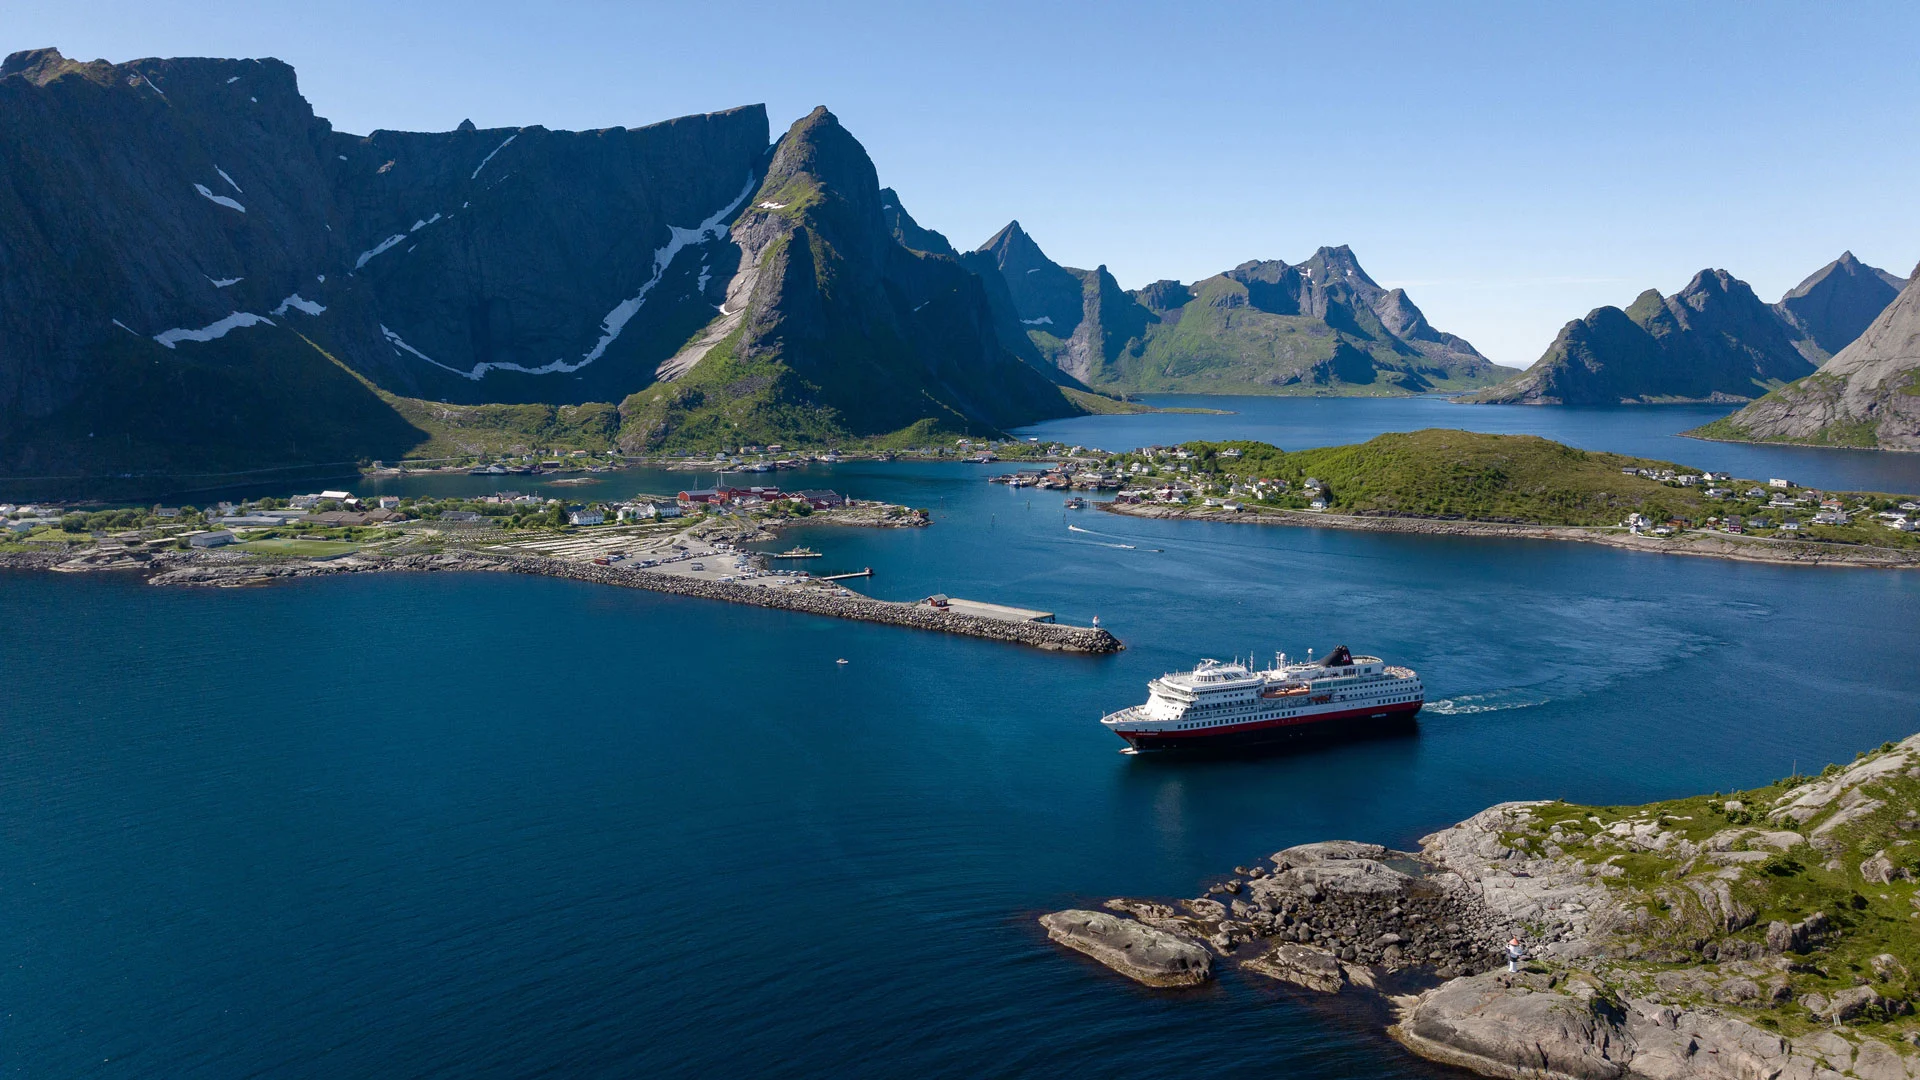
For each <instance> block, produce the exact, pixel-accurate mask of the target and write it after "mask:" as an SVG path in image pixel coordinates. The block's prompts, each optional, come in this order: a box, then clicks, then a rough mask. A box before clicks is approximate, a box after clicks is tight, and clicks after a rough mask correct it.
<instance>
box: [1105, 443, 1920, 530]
mask: <svg viewBox="0 0 1920 1080" xmlns="http://www.w3.org/2000/svg"><path fill="white" fill-rule="evenodd" d="M1182 451H1183V452H1184V453H1186V454H1187V455H1189V456H1188V457H1186V458H1179V457H1178V456H1177V455H1175V456H1169V455H1167V454H1166V453H1164V452H1162V453H1161V454H1159V455H1157V456H1156V455H1154V454H1153V453H1151V452H1146V453H1135V454H1130V455H1125V456H1123V457H1122V458H1121V459H1120V462H1121V466H1122V467H1123V468H1130V467H1131V466H1132V464H1133V463H1134V462H1142V463H1146V464H1147V465H1148V468H1149V472H1148V473H1147V474H1145V476H1147V477H1155V476H1157V477H1160V478H1162V479H1176V480H1181V481H1185V482H1187V483H1189V484H1190V485H1192V486H1193V487H1195V488H1196V489H1197V490H1198V491H1199V492H1200V493H1201V494H1205V495H1222V496H1232V497H1234V498H1236V499H1239V500H1241V501H1244V502H1247V503H1250V504H1256V505H1267V506H1273V507H1276V508H1280V509H1305V508H1307V507H1308V505H1309V502H1310V500H1311V499H1312V498H1313V497H1314V494H1315V492H1313V491H1310V490H1308V488H1307V487H1306V481H1307V480H1308V479H1309V478H1311V479H1315V480H1318V481H1320V482H1321V484H1322V485H1323V488H1322V489H1321V491H1320V494H1322V495H1323V496H1324V497H1325V498H1326V499H1327V502H1328V505H1327V507H1326V509H1327V510H1328V511H1329V512H1332V513H1339V514H1355V515H1386V516H1400V517H1424V518H1440V519H1446V520H1464V521H1484V522H1494V523H1504V524H1529V525H1588V526H1593V525H1619V524H1620V523H1621V522H1622V520H1623V519H1625V518H1626V516H1627V515H1628V514H1633V513H1638V514H1644V515H1646V516H1647V517H1648V518H1650V519H1652V521H1653V522H1654V523H1655V524H1659V523H1663V522H1669V521H1677V522H1679V523H1680V525H1681V526H1682V527H1690V528H1701V527H1713V526H1714V523H1715V522H1717V521H1720V520H1721V519H1724V518H1726V517H1727V516H1729V515H1738V516H1740V517H1741V518H1742V519H1743V522H1744V526H1743V527H1744V534H1745V535H1747V536H1759V537H1766V538H1776V539H1796V540H1818V541H1825V542H1829V543H1839V544H1866V545H1872V546H1876V547H1890V548H1912V547H1915V546H1920V533H1908V532H1899V531H1896V530H1893V529H1890V528H1887V527H1886V526H1885V525H1884V524H1883V522H1882V521H1881V520H1880V519H1878V518H1876V517H1875V515H1876V514H1878V513H1880V512H1882V511H1888V512H1893V511H1894V508H1895V507H1897V506H1898V505H1900V504H1901V503H1903V502H1906V501H1910V500H1911V499H1912V498H1913V496H1906V495H1893V494H1887V493H1882V492H1812V491H1808V490H1805V489H1798V488H1790V489H1775V488H1771V487H1768V486H1765V482H1764V481H1756V480H1753V479H1733V480H1725V479H1722V480H1718V481H1715V482H1714V485H1712V486H1714V487H1717V489H1718V491H1719V492H1720V493H1721V494H1720V497H1711V496H1709V495H1708V494H1707V491H1708V488H1709V486H1710V485H1708V484H1706V483H1704V482H1701V483H1698V484H1696V485H1694V486H1683V485H1681V484H1679V483H1678V482H1677V477H1678V476H1681V475H1688V474H1696V475H1697V470H1693V469H1689V468H1686V467H1685V466H1680V465H1675V464H1673V463H1672V462H1666V461H1655V460H1652V459H1649V458H1636V457H1628V456H1626V455H1622V454H1608V453H1599V452H1594V451H1587V450H1576V449H1574V448H1573V447H1570V446H1563V445H1561V444H1560V443H1556V442H1552V441H1550V440H1547V439H1542V438H1539V437H1537V436H1533V435H1485V434H1481V433H1478V432H1469V431H1455V430H1451V429H1446V428H1429V429H1427V430H1424V431H1412V432H1396V433H1392V434H1387V435H1382V436H1380V437H1378V438H1376V439H1373V440H1371V441H1368V442H1364V443H1359V444H1356V445H1352V446H1329V447H1322V448H1320V449H1315V450H1299V451H1295V452H1292V453H1288V452H1287V451H1284V450H1281V449H1279V448H1277V447H1274V446H1270V445H1268V444H1266V443H1260V442H1221V443H1188V444H1187V445H1186V446H1185V447H1183V448H1182ZM1183 467H1184V470H1185V471H1182V470H1183ZM1625 469H1633V470H1639V469H1646V470H1649V471H1650V472H1653V473H1655V474H1656V475H1657V474H1660V473H1661V472H1663V471H1665V472H1667V473H1668V474H1669V475H1672V476H1675V477H1676V479H1675V480H1660V479H1655V478H1652V477H1648V476H1641V475H1637V474H1629V473H1626V472H1623V471H1622V470H1625ZM1261 480H1265V481H1284V484H1274V483H1268V484H1257V483H1256V481H1261ZM1136 482H1137V483H1138V482H1147V481H1144V480H1143V479H1141V478H1140V477H1139V474H1136ZM1756 490H1757V491H1759V492H1761V494H1759V495H1752V494H1749V493H1750V492H1753V491H1756ZM1775 495H1780V496H1785V497H1788V498H1792V499H1797V500H1798V501H1797V502H1795V503H1794V504H1793V505H1791V506H1784V507H1783V506H1774V505H1769V501H1770V500H1771V499H1772V498H1773V497H1774V496H1775ZM1820 497H1827V498H1839V499H1840V501H1841V503H1842V505H1843V508H1844V509H1845V510H1846V512H1847V513H1848V514H1849V515H1850V517H1851V520H1850V521H1849V523H1847V524H1844V525H1838V524H1836V525H1824V524H1814V523H1813V520H1812V519H1813V517H1814V515H1815V514H1816V512H1818V511H1819V510H1820V509H1821V508H1820V506H1819V502H1820ZM1789 521H1792V522H1795V523H1797V524H1798V525H1799V528H1798V529H1797V530H1791V529H1786V528H1783V526H1784V525H1785V524H1786V523H1787V522H1789Z"/></svg>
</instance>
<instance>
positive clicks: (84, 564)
mask: <svg viewBox="0 0 1920 1080" xmlns="http://www.w3.org/2000/svg"><path fill="white" fill-rule="evenodd" d="M0 568H5V569H17V570H51V571H58V572H97V571H115V570H119V571H133V572H139V573H143V574H146V575H147V580H148V582H149V583H151V584H154V585H176V586H199V587H211V588H237V587H245V586H254V585H265V584H269V583H271V582H273V581H277V580H282V579H290V578H307V577H331V576H334V575H338V574H356V573H382V572H399V571H413V572H493V573H516V574H538V575H541V576H543V577H559V578H568V579H571V580H574V581H587V582H592V583H594V584H598V585H614V586H620V587H623V588H631V589H646V590H649V591H651V592H661V593H671V594H673V595H676V596H691V597H697V598H701V599H707V600H724V601H727V602H729V603H736V604H751V605H753V606H756V607H766V608H779V609H781V610H784V611H797V612H802V613H805V614H810V615H825V616H829V617H832V618H840V619H853V620H857V621H860V622H874V623H884V624H886V625H889V626H902V627H908V628H911V629H915V630H931V631H936V632H939V633H946V634H959V635H962V636H965V637H976V638H985V639H988V640H992V641H1003V642H1008V643H1010V644H1016V645H1026V646H1030V647H1033V648H1038V649H1043V650H1046V651H1050V652H1071V653H1084V654H1091V655H1101V654H1106V653H1113V652H1118V651H1120V650H1121V649H1122V648H1123V647H1124V646H1122V644H1121V643H1120V640H1119V639H1118V638H1116V637H1114V636H1113V635H1112V634H1110V633H1108V632H1107V631H1105V630H1103V629H1100V628H1099V627H1079V626H1064V625H1060V624H1058V623H1036V622H1011V621H1005V620H1000V619H990V618H984V617H982V616H977V615H964V614H961V613H958V612H953V611H936V610H934V609H932V608H930V607H925V606H923V605H918V604H903V603H895V602H893V601H887V600H875V599H872V598H870V597H864V596H860V595H858V594H856V593H852V592H848V591H847V590H844V589H838V588H814V587H779V588H764V587H759V586H754V585H745V584H740V583H736V582H720V581H708V580H701V579H695V578H690V577H685V576H681V575H676V574H662V573H655V572H650V571H647V570H639V569H631V570H630V569H623V568H617V567H610V566H598V565H595V564H592V563H583V562H575V561H572V560H568V559H556V558H547V557H542V556H536V555H521V554H504V553H501V554H495V553H491V552H482V551H475V550H471V549H465V548H448V549H446V550H443V551H437V552H420V553H414V554H374V553H367V552H361V553H356V554H354V555H349V556H344V557H340V558H334V559H327V560H324V561H322V560H307V559H282V558H263V557H259V556H254V555H248V554H243V553H240V552H228V551H220V550H218V549H215V550H212V551H162V552H155V553H152V554H151V555H148V556H146V557H144V558H136V557H133V556H124V555H118V556H113V557H109V558H100V559H97V560H92V561H80V560H76V559H74V558H73V557H71V556H68V555H65V554H61V553H50V552H25V553H6V554H0Z"/></svg>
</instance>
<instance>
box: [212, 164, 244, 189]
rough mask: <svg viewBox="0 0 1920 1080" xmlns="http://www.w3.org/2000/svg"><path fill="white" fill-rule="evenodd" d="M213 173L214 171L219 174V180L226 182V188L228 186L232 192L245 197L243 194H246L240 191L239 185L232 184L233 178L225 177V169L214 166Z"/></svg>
mask: <svg viewBox="0 0 1920 1080" xmlns="http://www.w3.org/2000/svg"><path fill="white" fill-rule="evenodd" d="M213 171H214V172H217V173H219V174H220V179H222V180H225V181H226V182H227V186H228V187H230V188H232V189H233V190H234V191H236V192H239V193H240V194H242V195H245V194H246V192H244V191H240V185H239V184H236V183H234V182H233V177H231V176H228V175H227V170H225V169H223V168H221V167H220V166H218V165H215V166H214V167H213Z"/></svg>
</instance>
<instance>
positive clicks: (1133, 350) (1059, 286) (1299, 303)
mask: <svg viewBox="0 0 1920 1080" xmlns="http://www.w3.org/2000/svg"><path fill="white" fill-rule="evenodd" d="M980 253H981V254H983V255H986V256H989V257H990V258H991V259H992V260H993V262H994V264H995V265H996V266H997V267H998V268H999V270H1000V273H1001V276H1002V278H1003V279H1004V280H1005V282H1006V284H1007V287H1008V290H1009V292H1010V294H1011V295H1012V297H1013V300H1014V304H1015V306H1016V308H1017V309H1018V314H1019V316H1020V320H1019V321H1020V323H1021V327H1022V329H1023V330H1024V331H1025V334H1024V336H1026V337H1028V338H1029V339H1031V340H1032V341H1033V342H1034V344H1035V345H1036V346H1037V347H1038V348H1039V350H1040V352H1041V353H1042V355H1045V356H1047V357H1049V358H1050V359H1051V360H1052V361H1053V362H1054V363H1055V364H1056V365H1058V366H1059V367H1060V368H1061V369H1063V370H1065V371H1067V372H1068V373H1069V374H1071V375H1073V376H1074V377H1075V378H1077V379H1079V380H1082V381H1083V382H1085V383H1087V384H1088V385H1090V386H1094V387H1097V388H1105V389H1112V390H1121V391H1141V390H1185V391H1198V392H1202V393H1247V392H1254V393H1261V392H1265V393H1345V394H1377V393H1418V392H1423V391H1428V390H1434V389H1449V388H1451V389H1459V388H1468V387H1475V386H1484V385H1486V384H1487V383H1489V382H1491V381H1493V380H1494V378H1495V376H1496V375H1497V374H1498V373H1499V371H1500V369H1498V368H1496V367H1495V366H1494V365H1493V364H1492V363H1491V362H1490V361H1488V360H1487V359H1486V358H1485V357H1483V356H1481V355H1480V354H1479V353H1478V352H1476V351H1475V350H1474V348H1473V346H1472V345H1470V344H1468V343H1467V342H1466V341H1465V340H1464V339H1462V338H1459V337H1457V336H1455V335H1452V334H1446V333H1441V332H1439V331H1436V330H1434V329H1433V328H1432V327H1431V326H1430V325H1429V324H1428V323H1427V321H1426V317H1425V316H1424V315H1422V314H1421V312H1420V309H1419V308H1418V307H1416V306H1414V303H1413V301H1412V300H1411V299H1410V298H1409V297H1408V296H1407V294H1406V292H1405V290H1401V289H1395V290H1392V291H1388V290H1386V289H1383V288H1381V287H1380V286H1379V285H1378V284H1377V283H1375V282H1374V281H1373V279H1372V278H1370V277H1368V276H1367V274H1366V271H1365V270H1363V269H1361V267H1360V264H1359V262H1358V260H1356V259H1355V258H1354V256H1353V252H1352V251H1351V250H1349V249H1347V248H1346V247H1338V248H1321V249H1320V250H1319V251H1317V252H1315V253H1314V255H1313V257H1312V258H1310V259H1308V260H1306V261H1305V262H1303V263H1300V264H1298V265H1289V264H1287V263H1285V262H1280V261H1277V260H1276V261H1264V262H1258V261H1256V262H1248V263H1243V264H1241V265H1240V266H1237V267H1235V268H1234V269H1232V270H1229V271H1227V272H1226V273H1223V274H1219V275H1216V276H1214V277H1211V278H1207V279H1205V280H1202V281H1198V282H1195V283H1193V284H1192V285H1190V286H1189V285H1186V284H1183V283H1181V282H1178V281H1171V280H1168V281H1158V282H1155V283H1153V284H1152V285H1149V286H1147V287H1146V288H1144V289H1139V290H1136V291H1134V292H1126V291H1124V290H1122V289H1120V287H1119V285H1118V284H1117V283H1116V282H1114V280H1113V278H1112V276H1111V275H1109V274H1108V273H1107V272H1106V268H1105V267H1100V268H1098V269H1095V270H1091V271H1088V270H1076V269H1073V268H1071V267H1063V266H1060V265H1058V264H1057V263H1054V262H1053V261H1052V260H1051V259H1048V258H1047V256H1046V255H1045V254H1044V253H1043V252H1041V250H1040V248H1039V246H1038V245H1037V244H1035V243H1034V242H1033V239H1032V238H1031V237H1029V236H1028V235H1027V234H1026V233H1025V232H1024V231H1022V230H1021V228H1020V225H1019V223H1018V222H1014V223H1012V224H1010V225H1008V226H1007V227H1006V228H1005V229H1003V230H1001V231H1000V232H999V233H998V234H996V235H995V236H994V237H993V238H992V239H990V240H988V241H987V243H986V244H984V245H983V246H982V247H981V248H980Z"/></svg>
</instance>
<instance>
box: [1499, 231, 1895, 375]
mask: <svg viewBox="0 0 1920 1080" xmlns="http://www.w3.org/2000/svg"><path fill="white" fill-rule="evenodd" d="M1890 280H1895V279H1893V277H1892V275H1890V274H1888V273H1886V272H1885V271H1883V270H1876V269H1874V268H1873V267H1870V266H1867V265H1866V264H1864V263H1861V262H1860V261H1859V260H1857V259H1855V258H1854V257H1853V253H1852V252H1847V253H1845V254H1843V255H1842V256H1841V257H1840V258H1838V259H1836V260H1834V261H1833V262H1831V263H1829V264H1827V265H1826V266H1824V267H1822V268H1821V269H1820V270H1819V271H1817V272H1816V273H1814V274H1813V275H1812V276H1811V277H1809V278H1807V279H1806V280H1805V281H1803V282H1801V283H1800V284H1799V285H1798V286H1796V287H1795V288H1794V289H1793V290H1792V291H1790V292H1788V293H1787V295H1786V296H1785V297H1783V298H1782V299H1781V300H1780V302H1779V303H1777V304H1766V303H1763V302H1761V300H1760V298H1759V297H1757V296H1755V295H1754V293H1753V290H1752V289H1751V288H1749V287H1748V286H1747V284H1746V282H1744V281H1741V280H1740V279H1738V278H1736V277H1734V276H1733V275H1731V274H1729V273H1727V272H1726V271H1725V270H1702V271H1700V273H1698V274H1695V275H1694V277H1693V280H1692V281H1690V282H1688V283H1687V286H1686V288H1684V289H1681V290H1680V291H1679V292H1678V293H1676V294H1674V295H1673V296H1669V297H1663V296H1661V295H1660V293H1659V292H1658V291H1656V290H1653V289H1649V290H1647V291H1646V292H1644V293H1641V294H1640V296H1639V298H1638V299H1636V300H1635V301H1634V302H1633V303H1632V304H1631V305H1629V306H1628V307H1627V308H1626V309H1625V310H1622V309H1620V308H1616V307H1603V308H1596V309H1595V310H1593V311H1591V312H1589V313H1588V314H1587V317H1586V318H1584V319H1576V320H1574V321H1573V322H1570V323H1568V324H1567V325H1566V326H1565V327H1563V328H1562V329H1561V331H1560V335H1559V336H1558V337H1557V338H1555V339H1554V342H1553V344H1552V345H1550V346H1548V348H1547V351H1546V352H1545V353H1544V354H1542V355H1541V357H1540V359H1539V360H1538V361H1536V362H1535V363H1534V365H1533V366H1532V367H1530V368H1528V369H1527V370H1526V371H1525V372H1523V373H1522V374H1520V375H1519V376H1516V377H1515V378H1513V379H1510V380H1508V381H1507V382H1506V383H1503V384H1501V385H1499V386H1495V387H1492V388H1491V389H1488V390H1485V391H1482V392H1480V393H1478V394H1474V395H1471V396H1469V397H1467V398H1465V399H1463V400H1466V401H1470V402H1481V403H1487V404H1523V405H1607V404H1614V403H1618V402H1637V401H1682V400H1687V401H1739V400H1749V399H1752V398H1755V397H1758V396H1760V395H1761V394H1764V393H1766V392H1767V391H1769V390H1772V389H1774V388H1776V387H1779V386H1782V385H1784V384H1785V383H1788V382H1791V381H1793V380H1795V379H1798V378H1801V377H1802V376H1805V375H1806V374H1808V373H1809V372H1810V371H1812V370H1813V369H1814V367H1815V366H1817V365H1819V364H1821V363H1823V362H1825V361H1826V360H1827V358H1828V357H1829V356H1831V355H1832V354H1833V353H1834V352H1836V351H1838V350H1839V349H1841V348H1844V347H1845V346H1846V345H1847V343H1849V342H1851V341H1853V340H1854V338H1856V337H1857V336H1859V334H1860V332H1861V331H1862V330H1863V329H1864V328H1865V327H1866V326H1867V324H1868V323H1869V322H1871V321H1872V320H1873V318H1874V317H1875V316H1877V315H1878V314H1879V313H1880V312H1881V311H1882V310H1884V309H1885V308H1886V306H1887V304H1888V303H1889V302H1890V301H1891V300H1892V299H1893V296H1894V293H1895V292H1896V291H1897V290H1896V289H1895V287H1893V286H1891V285H1889V284H1888V282H1889V281H1890Z"/></svg>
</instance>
